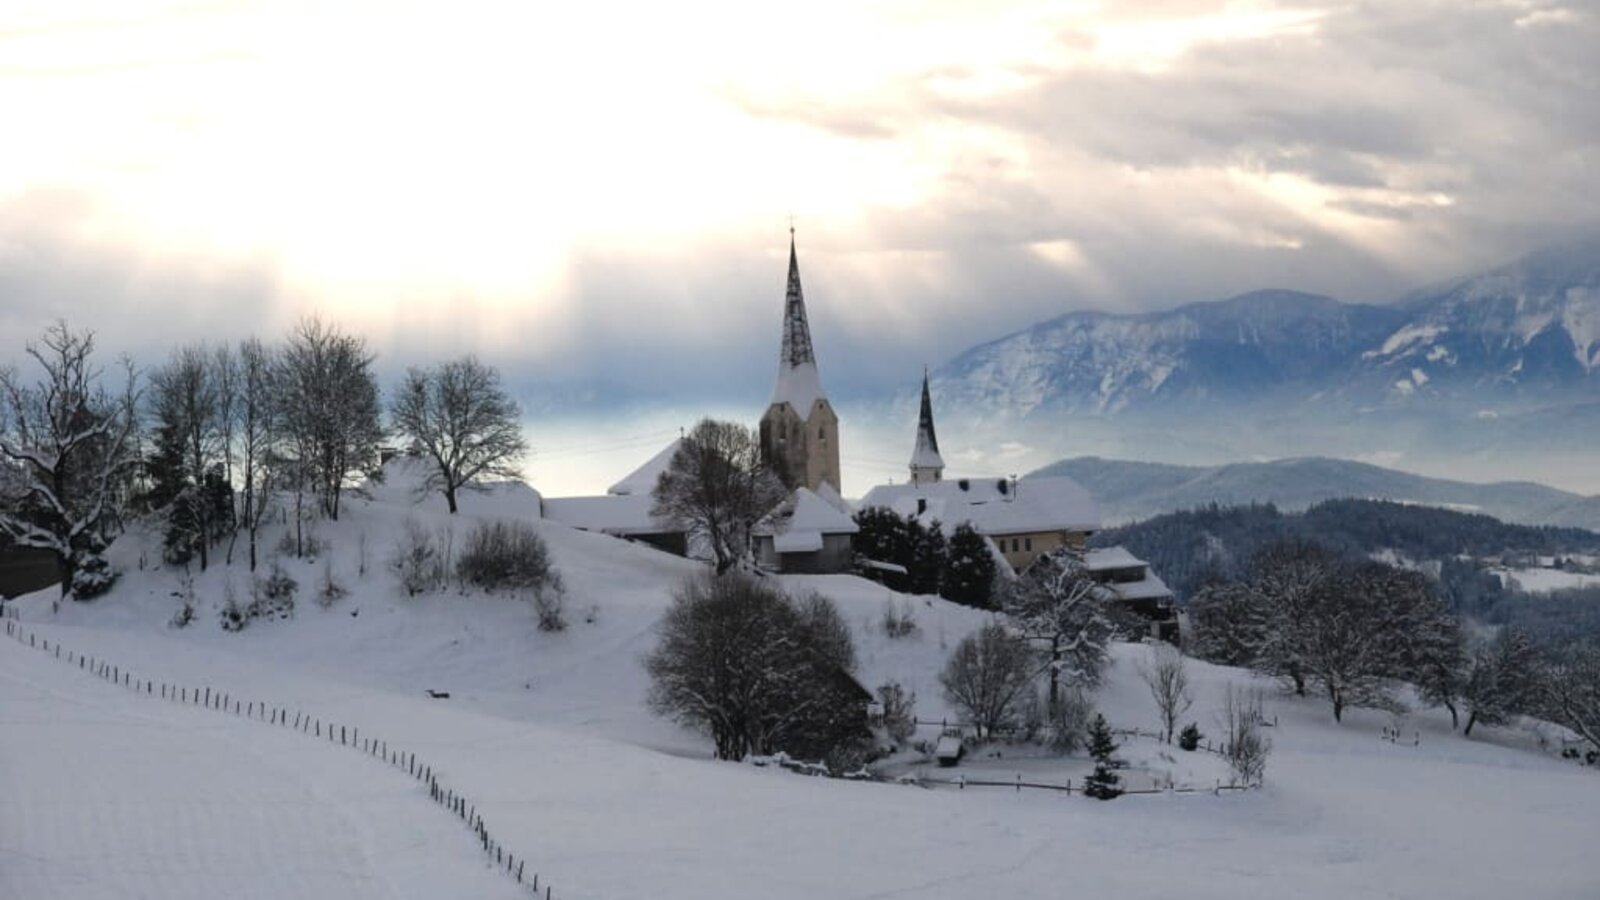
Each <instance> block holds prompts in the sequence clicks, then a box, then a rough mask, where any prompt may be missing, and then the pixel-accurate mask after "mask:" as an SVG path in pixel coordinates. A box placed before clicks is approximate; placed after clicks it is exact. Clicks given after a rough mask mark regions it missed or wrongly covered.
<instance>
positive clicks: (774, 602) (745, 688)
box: [645, 574, 871, 759]
mask: <svg viewBox="0 0 1600 900" xmlns="http://www.w3.org/2000/svg"><path fill="white" fill-rule="evenodd" d="M806 607H809V610H808V609H807V608H806ZM806 607H802V606H797V605H796V604H795V603H793V602H792V601H790V600H789V598H787V597H785V596H784V595H783V594H781V593H779V592H778V591H777V590H775V589H773V588H771V587H768V586H766V585H764V584H761V583H760V582H757V581H755V580H753V579H751V578H748V577H746V576H743V575H734V576H732V577H727V578H717V577H713V576H711V575H709V574H707V575H703V576H701V577H696V578H691V579H689V580H687V581H685V582H684V583H683V584H681V585H679V587H678V589H677V590H676V591H675V592H674V594H673V602H672V606H671V607H669V608H668V610H667V614H666V616H665V617H664V618H663V619H662V620H661V624H660V626H659V630H660V632H661V641H660V643H659V644H658V645H657V647H656V649H655V651H654V652H652V653H651V654H650V656H649V657H648V658H647V659H646V660H645V668H646V669H647V670H649V673H650V679H651V690H650V704H651V706H652V708H654V709H655V710H656V711H657V712H659V713H661V714H663V715H667V716H671V717H672V718H674V719H676V720H678V721H680V722H682V723H684V724H686V725H689V726H692V727H695V728H701V729H704V730H705V731H707V732H709V733H710V735H711V738H712V740H713V741H714V742H715V743H716V752H717V758H718V759H741V758H743V757H744V756H745V755H746V754H747V753H775V752H777V751H780V750H782V751H786V752H788V753H791V754H794V755H802V756H810V757H816V756H820V755H825V754H827V753H829V752H831V751H833V750H836V749H839V748H841V747H844V746H847V745H851V744H855V743H858V742H860V741H863V740H865V739H866V738H867V737H868V734H867V731H866V704H867V703H868V702H869V701H870V700H871V695H870V694H866V693H865V692H864V691H862V690H861V689H860V687H859V686H858V685H856V683H855V682H854V680H852V679H851V678H850V676H849V675H848V673H847V668H848V663H849V662H850V659H847V658H844V654H845V653H848V654H849V655H850V657H852V658H853V656H854V653H853V651H852V650H850V648H849V646H848V644H847V643H846V644H843V645H841V644H840V643H839V640H838V638H839V635H838V634H837V633H833V627H834V626H833V624H831V623H836V622H838V621H839V620H838V613H837V612H831V613H819V612H818V611H817V609H816V608H815V607H816V604H815V602H808V604H807V605H806ZM819 627H820V628H821V629H822V631H820V632H819V630H818V629H819Z"/></svg>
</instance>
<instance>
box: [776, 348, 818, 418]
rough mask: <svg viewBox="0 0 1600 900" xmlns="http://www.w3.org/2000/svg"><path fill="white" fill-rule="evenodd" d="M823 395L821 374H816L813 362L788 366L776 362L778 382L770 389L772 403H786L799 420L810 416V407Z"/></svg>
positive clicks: (815, 365) (815, 366)
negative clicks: (797, 415)
mask: <svg viewBox="0 0 1600 900" xmlns="http://www.w3.org/2000/svg"><path fill="white" fill-rule="evenodd" d="M822 397H823V393H822V376H821V375H819V374H817V364H816V363H814V362H807V363H801V364H800V365H797V366H788V365H785V364H784V363H783V362H781V361H780V362H779V363H778V383H777V385H776V386H775V387H773V389H772V405H774V406H776V405H778V404H780V403H787V404H789V405H790V406H792V407H794V411H795V412H796V413H797V414H799V416H800V420H801V421H805V420H807V419H809V418H811V408H812V407H813V406H815V405H816V404H817V401H818V400H821V399H822Z"/></svg>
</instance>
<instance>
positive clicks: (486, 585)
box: [456, 521, 557, 592]
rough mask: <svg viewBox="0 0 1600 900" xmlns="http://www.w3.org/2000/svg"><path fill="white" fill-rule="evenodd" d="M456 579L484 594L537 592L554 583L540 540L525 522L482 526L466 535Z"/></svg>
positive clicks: (553, 573) (544, 548)
mask: <svg viewBox="0 0 1600 900" xmlns="http://www.w3.org/2000/svg"><path fill="white" fill-rule="evenodd" d="M456 577H457V578H459V579H460V580H461V581H462V582H463V583H466V584H471V585H474V586H476V587H479V588H482V589H483V590H485V591H491V592H493V591H500V590H538V589H540V588H543V587H545V586H546V585H549V584H551V583H552V582H553V581H555V580H557V578H556V571H555V568H554V567H553V566H552V565H551V564H550V551H549V549H547V548H546V547H545V544H544V539H543V538H541V537H539V533H538V532H537V531H535V530H534V528H533V526H532V525H529V524H528V523H527V522H508V521H498V522H482V523H480V524H478V525H477V526H476V527H475V528H473V529H472V532H471V533H470V534H468V535H467V542H466V546H465V547H464V548H463V549H462V551H461V557H460V558H459V559H458V560H457V561H456Z"/></svg>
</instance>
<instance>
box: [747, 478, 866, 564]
mask: <svg viewBox="0 0 1600 900" xmlns="http://www.w3.org/2000/svg"><path fill="white" fill-rule="evenodd" d="M860 530H861V529H860V528H859V527H858V526H857V525H856V523H855V519H853V518H851V516H850V513H849V511H848V507H847V506H846V505H845V503H844V501H843V500H842V499H840V498H839V495H838V494H837V493H835V492H834V491H833V490H832V489H831V488H830V486H829V485H827V484H826V483H824V484H823V485H822V486H821V488H820V489H819V490H818V491H812V490H810V489H808V488H804V487H800V488H795V490H794V493H792V494H790V495H789V497H788V498H787V499H786V500H784V501H783V503H782V504H780V505H779V506H778V508H777V509H775V510H773V511H772V512H771V513H769V514H768V515H767V516H766V518H764V519H762V520H761V521H760V522H759V523H757V525H756V527H755V528H754V529H753V530H752V531H751V535H752V537H753V538H754V540H755V553H756V564H757V565H759V566H761V567H763V568H765V569H770V570H771V571H774V572H799V573H806V574H813V575H814V574H825V573H832V572H845V571H848V570H849V569H850V563H851V558H852V547H851V536H852V535H854V534H855V533H856V532H857V531H860Z"/></svg>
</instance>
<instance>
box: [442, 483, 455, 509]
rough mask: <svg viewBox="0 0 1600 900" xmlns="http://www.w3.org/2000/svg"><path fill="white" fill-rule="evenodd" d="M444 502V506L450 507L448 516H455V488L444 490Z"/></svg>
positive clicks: (450, 487)
mask: <svg viewBox="0 0 1600 900" xmlns="http://www.w3.org/2000/svg"><path fill="white" fill-rule="evenodd" d="M444 502H445V505H446V506H448V507H450V515H452V516H453V515H455V514H456V489H455V487H454V486H453V485H452V486H449V487H446V488H445V489H444Z"/></svg>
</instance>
